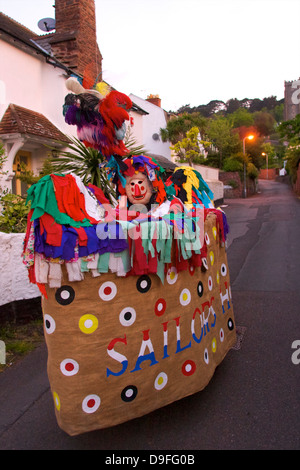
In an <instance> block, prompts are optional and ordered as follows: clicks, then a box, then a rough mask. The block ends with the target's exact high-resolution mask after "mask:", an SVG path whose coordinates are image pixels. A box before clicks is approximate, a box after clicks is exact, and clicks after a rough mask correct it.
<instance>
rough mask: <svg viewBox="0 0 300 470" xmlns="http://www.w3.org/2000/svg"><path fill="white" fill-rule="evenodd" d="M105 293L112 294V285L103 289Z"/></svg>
mask: <svg viewBox="0 0 300 470" xmlns="http://www.w3.org/2000/svg"><path fill="white" fill-rule="evenodd" d="M103 292H104V295H110V294H111V287H109V286H107V287H105V288H104V290H103Z"/></svg>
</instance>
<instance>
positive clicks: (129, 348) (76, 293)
mask: <svg viewBox="0 0 300 470" xmlns="http://www.w3.org/2000/svg"><path fill="white" fill-rule="evenodd" d="M205 240H206V243H207V248H208V252H207V268H208V269H207V270H205V269H201V268H196V269H194V270H187V271H181V272H176V269H175V268H172V267H170V269H169V270H168V273H167V274H166V277H165V280H164V283H163V284H162V282H161V280H160V279H159V278H158V276H156V275H149V276H148V275H144V276H128V277H125V278H124V277H117V276H116V275H115V274H112V273H109V274H102V275H101V276H99V277H95V278H94V277H92V276H91V275H90V274H89V273H87V274H85V279H84V280H83V281H81V282H73V283H72V282H71V283H70V282H68V280H67V276H65V279H64V282H63V285H62V287H61V288H59V289H49V288H47V294H48V299H45V298H44V299H43V302H42V305H43V315H44V325H45V338H46V343H47V347H48V376H49V381H50V386H51V391H52V394H53V399H54V408H55V412H56V417H57V421H58V424H59V426H60V427H61V428H62V429H63V430H64V431H65V432H67V433H68V434H69V435H77V434H80V433H84V432H87V431H91V430H95V429H101V428H105V427H109V426H113V425H116V424H118V423H122V422H124V421H127V420H130V419H132V418H136V417H139V416H142V415H144V414H146V413H149V412H151V411H153V410H155V409H157V408H160V407H163V406H165V405H167V404H169V403H171V402H174V401H175V400H179V399H181V398H183V397H185V396H188V395H190V394H193V393H195V392H198V391H200V390H202V389H203V388H204V387H205V386H206V385H207V384H208V382H209V381H210V379H211V377H212V375H213V373H214V370H215V368H216V366H217V365H218V364H220V363H221V361H222V360H223V358H224V356H225V355H226V353H227V352H228V350H229V349H230V348H231V347H232V346H233V345H234V343H235V341H236V333H235V324H234V315H233V306H232V299H231V291H230V279H229V270H228V265H227V258H226V252H225V248H224V246H223V247H222V246H221V244H220V243H219V239H218V234H217V230H216V217H215V216H214V215H213V214H212V215H211V216H209V217H208V218H207V219H206V222H205Z"/></svg>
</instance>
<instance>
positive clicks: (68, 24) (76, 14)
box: [49, 0, 102, 81]
mask: <svg viewBox="0 0 300 470" xmlns="http://www.w3.org/2000/svg"><path fill="white" fill-rule="evenodd" d="M55 29H56V32H55V34H54V35H53V37H52V38H51V39H50V40H49V42H50V44H51V48H52V52H53V54H54V56H55V57H56V58H57V59H58V60H60V61H61V62H62V63H63V64H65V65H66V66H67V67H69V68H70V69H72V70H74V72H76V73H78V74H79V75H81V76H82V75H83V74H84V72H85V70H87V69H88V71H89V74H90V75H91V77H92V79H93V80H94V81H95V80H96V79H97V81H101V79H102V56H101V53H100V50H99V47H98V44H97V36H96V12H95V1H94V0H55Z"/></svg>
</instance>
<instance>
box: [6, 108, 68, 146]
mask: <svg viewBox="0 0 300 470" xmlns="http://www.w3.org/2000/svg"><path fill="white" fill-rule="evenodd" d="M15 133H18V134H26V135H33V136H38V137H43V138H46V139H51V140H59V141H63V142H68V141H69V139H68V138H67V137H66V136H65V135H64V134H63V133H62V132H61V131H60V130H59V129H58V128H57V127H56V126H55V125H54V124H52V122H50V121H49V119H47V118H46V117H45V116H44V115H43V114H40V113H37V112H36V111H32V110H31V109H27V108H22V107H21V106H18V105H15V104H10V105H9V106H8V108H7V110H6V111H5V113H4V116H3V118H2V120H1V122H0V136H1V135H3V134H15Z"/></svg>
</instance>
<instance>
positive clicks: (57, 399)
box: [53, 392, 60, 411]
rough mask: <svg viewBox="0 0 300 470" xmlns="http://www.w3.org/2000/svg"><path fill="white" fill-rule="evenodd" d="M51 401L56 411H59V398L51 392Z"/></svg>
mask: <svg viewBox="0 0 300 470" xmlns="http://www.w3.org/2000/svg"><path fill="white" fill-rule="evenodd" d="M53 400H54V404H55V408H56V409H57V411H59V410H60V399H59V396H58V395H57V393H56V392H53Z"/></svg>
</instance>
